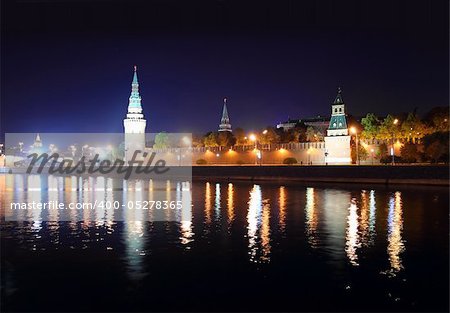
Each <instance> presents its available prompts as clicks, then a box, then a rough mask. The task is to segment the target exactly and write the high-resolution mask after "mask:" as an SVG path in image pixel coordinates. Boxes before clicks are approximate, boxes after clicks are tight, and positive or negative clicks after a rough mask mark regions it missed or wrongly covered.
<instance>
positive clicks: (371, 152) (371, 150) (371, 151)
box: [370, 148, 374, 165]
mask: <svg viewBox="0 0 450 313" xmlns="http://www.w3.org/2000/svg"><path fill="white" fill-rule="evenodd" d="M373 152H374V150H373V148H372V149H370V155H371V156H372V165H373Z"/></svg>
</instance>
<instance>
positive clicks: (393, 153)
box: [391, 119, 398, 165]
mask: <svg viewBox="0 0 450 313" xmlns="http://www.w3.org/2000/svg"><path fill="white" fill-rule="evenodd" d="M397 124H398V119H395V120H394V126H397ZM394 136H395V133H394V130H393V129H392V147H391V156H392V165H394V164H395V150H394V141H395V138H394Z"/></svg>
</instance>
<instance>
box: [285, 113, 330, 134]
mask: <svg viewBox="0 0 450 313" xmlns="http://www.w3.org/2000/svg"><path fill="white" fill-rule="evenodd" d="M329 123H330V118H329V117H324V116H320V115H318V116H316V117H311V118H302V119H294V120H293V119H290V118H289V119H288V120H287V121H286V122H282V123H278V124H277V128H278V129H279V128H281V129H283V130H284V131H288V130H289V129H292V128H294V127H295V126H297V125H300V124H304V125H305V126H307V127H313V128H315V129H318V130H322V129H327V128H328V125H329Z"/></svg>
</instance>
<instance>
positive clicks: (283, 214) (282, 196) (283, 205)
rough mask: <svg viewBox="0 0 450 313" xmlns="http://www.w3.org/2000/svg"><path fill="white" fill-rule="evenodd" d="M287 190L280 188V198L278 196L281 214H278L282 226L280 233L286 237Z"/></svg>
mask: <svg viewBox="0 0 450 313" xmlns="http://www.w3.org/2000/svg"><path fill="white" fill-rule="evenodd" d="M286 197H287V195H286V188H285V187H284V186H280V189H279V196H278V206H279V208H280V212H279V213H278V214H279V215H278V224H279V226H280V232H281V233H282V234H283V235H284V233H285V231H286Z"/></svg>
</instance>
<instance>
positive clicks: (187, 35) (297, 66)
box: [1, 0, 449, 133]
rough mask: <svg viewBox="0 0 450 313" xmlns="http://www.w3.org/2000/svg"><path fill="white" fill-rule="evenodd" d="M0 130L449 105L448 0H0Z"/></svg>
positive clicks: (269, 120)
mask: <svg viewBox="0 0 450 313" xmlns="http://www.w3.org/2000/svg"><path fill="white" fill-rule="evenodd" d="M1 3H2V12H1V14H2V19H1V20H2V42H1V53H2V54H1V109H2V110H1V132H2V133H4V132H37V131H40V132H122V131H123V126H122V119H123V118H124V116H125V113H126V109H127V105H128V97H129V94H130V89H131V86H130V84H131V79H132V71H133V65H134V64H137V65H138V74H139V80H140V83H141V96H142V99H143V108H144V114H145V116H146V118H147V120H148V122H147V131H148V132H158V131H163V130H165V131H170V132H182V131H189V132H206V131H207V130H216V129H217V126H218V123H219V120H220V114H221V109H222V98H223V97H224V96H226V97H228V99H229V101H228V109H229V113H230V118H231V122H232V125H233V127H238V126H241V127H244V128H246V129H256V128H262V127H265V126H266V125H273V124H276V123H277V122H279V121H283V120H286V119H287V117H288V116H290V117H292V118H297V117H310V116H314V115H317V114H329V111H330V103H331V102H332V100H333V98H334V97H335V94H336V88H337V87H338V86H342V88H343V95H344V100H345V102H346V104H347V110H348V112H349V113H350V114H353V115H363V114H366V113H367V112H374V113H376V114H380V115H385V114H387V113H390V112H391V113H400V112H404V111H412V110H413V109H414V108H416V107H417V108H418V112H419V113H425V112H426V111H427V110H429V109H430V108H432V107H434V106H445V105H448V104H449V102H448V87H449V80H448V69H449V64H448V57H449V54H448V52H449V51H448V1H439V0H433V1H428V0H424V1H407V0H405V1H379V0H376V1H375V0H373V1H372V0H371V1H364V0H362V1H361V0H354V1H331V0H321V1H296V0H291V1H284V0H276V1H227V0H216V1H214V0H208V1H206V0H205V1H171V0H166V1H162V0H160V1H153V0H148V1H135V0H127V1H108V0H103V1H102V0H97V1H63V0H59V1H57V0H53V1H51V0H48V1H33V0H28V1H27V0H21V1H10V0H6V1H3V0H2V1H1Z"/></svg>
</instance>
